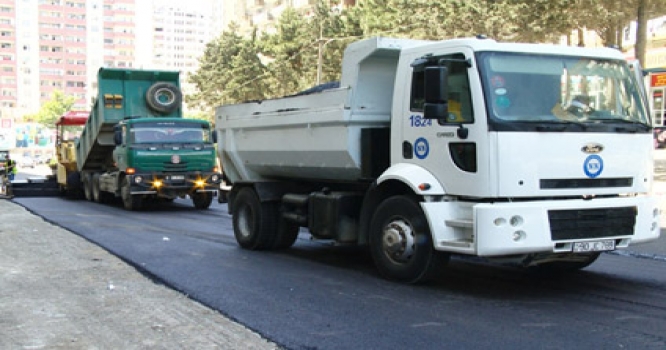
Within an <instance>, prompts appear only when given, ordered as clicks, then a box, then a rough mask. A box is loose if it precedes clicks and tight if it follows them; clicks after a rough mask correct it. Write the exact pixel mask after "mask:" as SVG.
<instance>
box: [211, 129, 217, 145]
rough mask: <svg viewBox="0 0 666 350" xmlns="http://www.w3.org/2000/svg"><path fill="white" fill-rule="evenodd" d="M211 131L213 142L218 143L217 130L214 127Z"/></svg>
mask: <svg viewBox="0 0 666 350" xmlns="http://www.w3.org/2000/svg"><path fill="white" fill-rule="evenodd" d="M211 133H212V134H211V136H212V140H213V143H217V130H215V129H213V130H211Z"/></svg>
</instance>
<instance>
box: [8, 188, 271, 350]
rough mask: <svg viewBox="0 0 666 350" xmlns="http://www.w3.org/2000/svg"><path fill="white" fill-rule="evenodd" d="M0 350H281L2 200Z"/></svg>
mask: <svg viewBox="0 0 666 350" xmlns="http://www.w3.org/2000/svg"><path fill="white" fill-rule="evenodd" d="M0 291H1V292H0V349H67V350H69V349H278V347H277V346H276V345H275V344H273V343H271V342H268V341H267V340H265V339H262V338H261V337H260V336H259V335H257V334H256V333H254V332H252V331H250V330H248V329H247V328H245V327H243V326H241V325H239V324H237V323H234V322H232V321H231V320H229V319H228V318H226V317H224V316H223V315H221V314H219V313H218V312H215V311H212V310H210V309H208V308H207V307H205V306H203V305H201V304H199V303H197V302H195V301H193V300H191V299H188V298H187V297H185V296H183V295H182V294H180V293H178V292H176V291H173V290H171V289H169V288H167V287H165V286H163V285H159V284H155V283H154V282H153V281H152V280H150V279H148V278H146V277H145V276H144V275H142V274H141V273H139V272H138V271H137V270H135V269H134V268H133V267H131V266H128V265H127V264H125V263H124V262H123V261H121V260H120V259H118V258H117V257H115V256H113V255H112V254H110V253H108V252H106V251H104V250H103V249H101V248H99V247H98V246H96V245H94V244H92V243H89V242H88V241H86V240H84V239H83V238H81V237H79V236H77V235H75V234H72V233H71V232H69V231H66V230H64V229H61V228H59V227H57V226H54V225H52V224H49V223H47V222H45V221H44V220H42V219H41V218H40V217H38V216H35V215H33V214H31V213H30V212H28V211H27V210H25V209H24V208H23V207H21V206H20V205H18V204H15V203H13V202H11V201H9V200H6V199H4V200H3V199H0Z"/></svg>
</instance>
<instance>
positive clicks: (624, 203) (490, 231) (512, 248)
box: [421, 196, 660, 257]
mask: <svg viewBox="0 0 666 350" xmlns="http://www.w3.org/2000/svg"><path fill="white" fill-rule="evenodd" d="M421 205H422V208H423V210H424V212H425V214H426V216H427V218H428V221H429V223H430V229H431V232H432V235H433V241H434V245H435V249H437V250H440V251H449V252H457V253H462V254H471V255H478V256H488V257H491V256H507V255H517V254H532V253H543V252H550V253H567V252H572V249H573V245H574V243H576V242H593V241H601V240H613V241H614V242H615V247H616V248H626V247H628V246H629V245H631V244H636V243H643V242H649V241H653V240H656V239H658V238H659V234H660V228H659V208H658V206H657V202H656V200H655V199H654V198H652V197H647V196H627V197H615V198H597V199H590V200H584V199H571V200H543V201H523V202H502V203H471V202H428V203H422V204H421Z"/></svg>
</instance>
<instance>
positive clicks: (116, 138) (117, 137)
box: [113, 128, 123, 146]
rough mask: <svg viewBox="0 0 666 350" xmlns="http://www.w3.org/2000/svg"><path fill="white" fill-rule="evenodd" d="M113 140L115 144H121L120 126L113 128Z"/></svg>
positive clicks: (121, 133)
mask: <svg viewBox="0 0 666 350" xmlns="http://www.w3.org/2000/svg"><path fill="white" fill-rule="evenodd" d="M113 142H114V143H115V144H116V146H119V145H122V144H123V131H122V129H120V128H116V129H115V130H113Z"/></svg>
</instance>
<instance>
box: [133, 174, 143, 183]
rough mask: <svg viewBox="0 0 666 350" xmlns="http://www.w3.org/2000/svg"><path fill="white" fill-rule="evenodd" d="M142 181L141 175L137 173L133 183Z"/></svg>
mask: <svg viewBox="0 0 666 350" xmlns="http://www.w3.org/2000/svg"><path fill="white" fill-rule="evenodd" d="M142 181H143V177H142V176H140V175H137V176H135V177H134V183H135V184H140V183H141V182H142Z"/></svg>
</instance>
